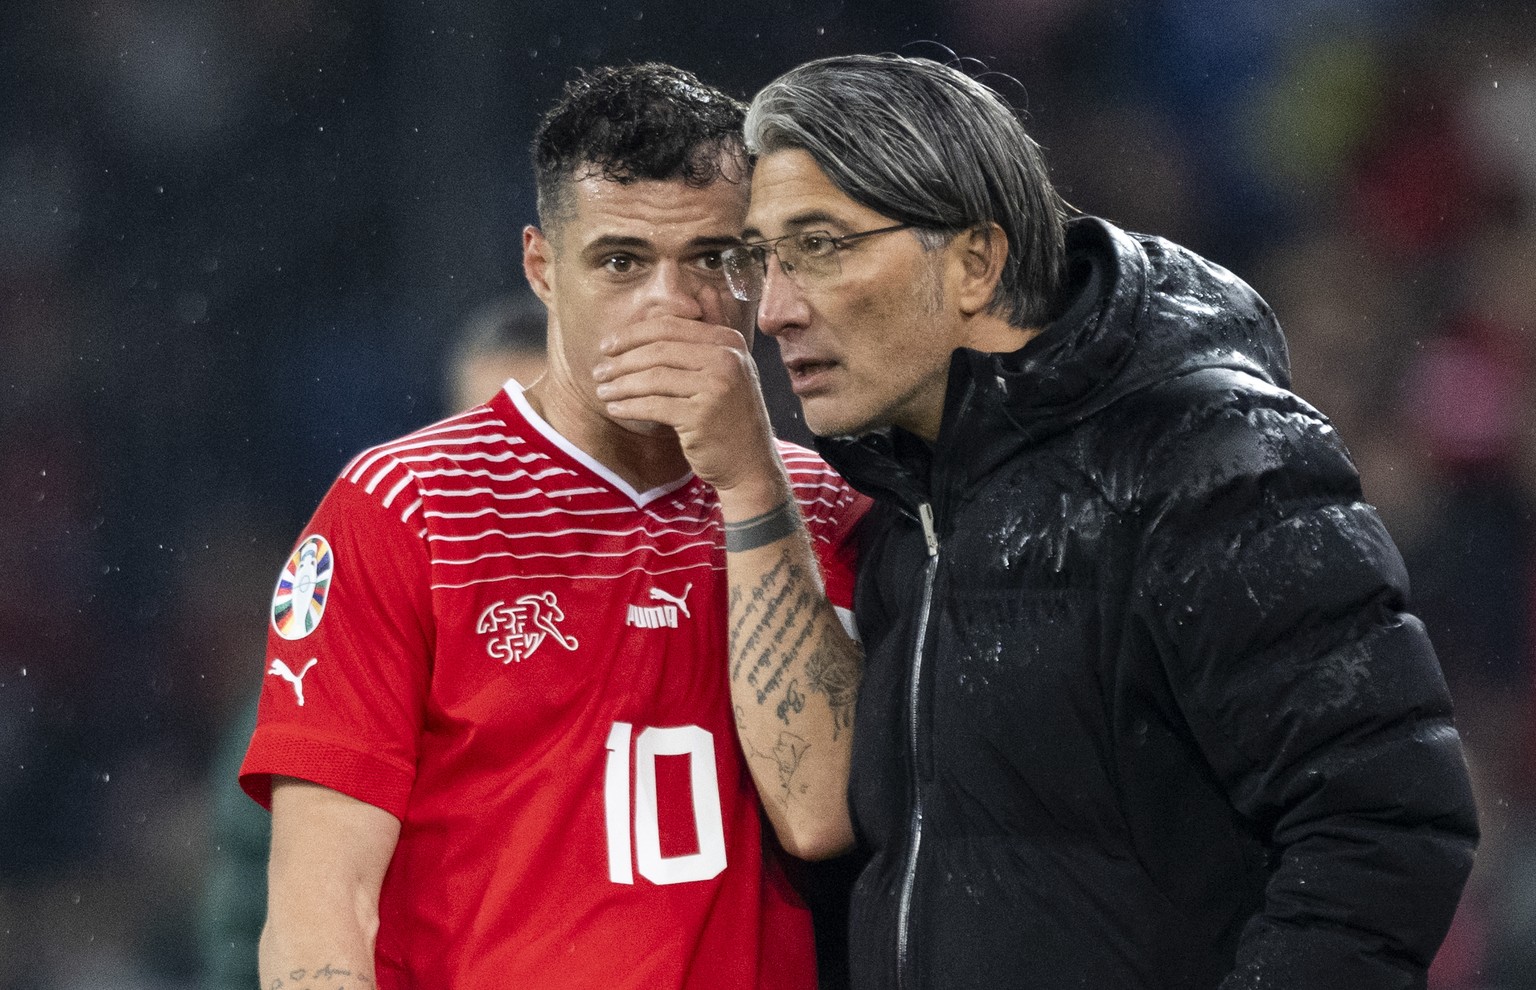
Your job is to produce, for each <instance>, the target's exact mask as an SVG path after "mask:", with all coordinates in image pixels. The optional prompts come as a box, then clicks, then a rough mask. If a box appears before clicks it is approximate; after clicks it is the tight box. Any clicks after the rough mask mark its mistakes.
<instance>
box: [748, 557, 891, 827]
mask: <svg viewBox="0 0 1536 990" xmlns="http://www.w3.org/2000/svg"><path fill="white" fill-rule="evenodd" d="M730 621H731V625H730V631H729V646H730V654H731V668H730V674H731V680H732V681H733V683H735V684H736V685H737V686H738V692H737V699H738V702H740V701H743V700H744V701H745V702H746V703H748V704H750V703H751V702H752V701H755V702H756V704H757V705H758V706H759V707H761V708H765V709H767V710H769V711H771V712H772V713H773V715H772V717H773V718H774V719H775V720H776V721H777V722H779V723H780V724H782V725H783V726H784V729H783V730H782V731H781V732H780V734H779V736H778V738H777V740H776V741H775V743H774V745H773V747H772V750H771V751H770V752H763V751H762V750H761V748H760V747H759V746H757V745H753V744H752V743H751V742H747V746H746V748H747V751H748V755H749V756H752V757H754V758H757V759H763V760H771V761H772V762H773V763H774V765H775V767H776V769H777V771H778V782H779V785H780V791H781V795H782V797H781V800H783V801H786V802H787V801H788V800H789V799H790V798H791V797H793V796H794V795H795V794H797V793H801V792H803V791H804V787H803V786H797V785H796V781H795V775H796V773H797V771H798V770H799V769H800V768H801V766H802V765H803V764H804V759H805V755H806V753H807V751H808V750H810V748H811V745H812V744H811V743H810V742H809V741H808V740H807V738H806V736H808V735H809V736H813V735H814V734H813V733H812V732H811V731H808V730H801V729H800V725H801V723H802V720H803V719H804V718H807V717H809V716H808V715H807V704H808V696H809V695H820V696H821V697H822V698H823V699H824V700H825V702H826V704H827V706H828V708H829V709H830V712H831V723H830V738H831V740H832V741H834V742H835V741H837V740H838V739H839V738H840V737H841V736H842V735H843V733H844V732H846V731H848V730H849V729H850V728H851V726H852V724H853V706H854V701H855V699H856V697H857V694H858V685H859V677H860V672H861V663H862V658H861V657H860V654H859V649H858V645H857V644H856V643H854V642H852V641H851V640H849V639H848V638H847V637H846V636H843V635H842V625H841V623H840V622H839V621H838V619H837V616H836V614H835V613H834V612H833V610H832V606H831V605H830V604H828V602H827V600H826V598H825V596H824V594H823V592H822V590H821V583H820V580H819V577H818V575H817V574H815V573H813V572H811V571H810V570H808V569H807V568H806V567H805V566H803V565H802V564H800V563H797V562H796V560H795V558H794V556H793V555H792V553H791V552H790V551H789V550H785V551H783V552H782V553H781V554H780V556H779V557H778V559H777V561H776V562H775V563H774V564H773V566H772V567H771V568H769V569H768V570H767V571H765V572H763V574H762V577H761V578H760V580H758V581H757V583H756V584H755V585H752V586H750V587H747V588H743V587H739V586H738V587H733V588H732V590H731V595H730ZM742 685H745V687H746V688H747V690H745V691H742V690H740V687H741V686H742ZM736 718H737V725H738V727H739V728H744V727H745V726H746V725H747V723H748V721H749V720H748V719H746V718H745V714H744V712H743V710H742V708H741V705H740V704H738V705H737V711H736ZM792 730H798V731H792ZM802 732H803V733H804V734H802ZM821 738H823V739H825V738H827V737H826V736H825V735H823V736H822V737H821Z"/></svg>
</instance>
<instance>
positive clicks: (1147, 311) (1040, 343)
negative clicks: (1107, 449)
mask: <svg viewBox="0 0 1536 990" xmlns="http://www.w3.org/2000/svg"><path fill="white" fill-rule="evenodd" d="M1066 248H1067V271H1066V284H1065V286H1064V287H1063V292H1062V300H1063V301H1062V304H1061V305H1060V306H1059V308H1058V311H1059V313H1060V315H1059V316H1057V317H1056V318H1055V319H1054V320H1052V321H1051V322H1050V324H1048V325H1047V326H1046V327H1045V329H1044V330H1043V331H1042V332H1041V333H1040V334H1038V335H1036V336H1035V337H1034V338H1033V339H1031V340H1030V341H1029V343H1027V344H1025V345H1024V346H1023V347H1022V348H1020V349H1018V350H1016V351H1012V352H1009V353H1000V354H993V353H985V352H982V351H975V350H970V349H968V348H960V349H958V350H956V351H955V352H954V354H953V355H952V356H951V358H950V365H949V379H948V385H947V388H946V390H945V395H944V412H943V417H942V419H941V421H940V425H939V437H938V442H937V443H936V444H935V445H934V447H933V449H932V450H931V451H930V450H928V449H927V445H926V444H924V443H923V442H922V441H921V440H920V439H918V438H917V437H914V436H912V435H910V434H905V433H904V432H903V431H901V430H899V429H891V430H885V431H881V432H878V433H874V434H868V435H865V436H863V437H857V438H853V437H836V438H818V439H817V441H816V446H817V449H818V450H819V451H820V452H821V454H822V456H823V457H825V458H826V460H827V461H828V463H830V464H831V465H832V466H833V467H834V468H836V469H837V470H838V471H839V472H840V473H841V474H842V475H843V476H844V477H845V478H847V479H848V481H849V482H850V483H851V484H852V485H854V487H856V488H858V489H859V490H861V491H863V492H864V493H865V494H868V495H871V496H873V497H875V498H881V497H886V498H894V499H895V500H896V501H897V502H898V503H899V504H901V505H903V506H905V507H906V508H907V509H908V510H909V511H916V505H917V504H918V503H920V502H923V501H930V502H935V503H936V505H935V507H936V508H938V507H939V506H941V505H942V504H943V503H944V502H945V501H947V500H948V498H949V497H951V496H952V495H954V494H955V493H956V492H958V491H963V490H964V489H966V488H968V487H970V486H971V485H972V484H974V483H976V482H977V481H979V480H981V479H983V478H986V477H987V476H989V475H991V474H992V473H993V472H994V471H995V470H996V469H997V467H998V466H999V465H1000V464H1002V463H1004V462H1005V461H1007V460H1009V459H1010V458H1012V457H1013V456H1014V455H1015V454H1016V453H1017V452H1018V451H1020V450H1021V449H1022V448H1024V447H1027V446H1031V445H1034V444H1038V443H1040V442H1041V441H1043V440H1045V439H1047V438H1049V437H1051V436H1054V435H1056V434H1058V433H1061V432H1063V431H1065V430H1068V429H1070V428H1072V427H1073V426H1075V425H1077V424H1078V423H1081V422H1082V421H1084V420H1085V419H1088V418H1089V417H1091V416H1093V415H1095V414H1097V413H1099V412H1101V411H1102V410H1104V409H1105V408H1107V407H1108V406H1110V405H1111V404H1112V403H1114V402H1116V401H1118V400H1120V399H1121V398H1124V397H1125V396H1126V395H1129V394H1131V393H1132V392H1135V391H1138V390H1140V389H1143V388H1146V387H1148V386H1149V385H1153V384H1156V383H1158V382H1161V381H1165V380H1168V379H1170V378H1172V377H1176V376H1178V375H1181V374H1185V373H1188V372H1190V371H1193V370H1197V369H1199V368H1205V367H1225V368H1233V369H1236V370H1239V371H1242V372H1245V373H1247V374H1251V375H1254V376H1256V377H1258V378H1261V379H1263V380H1265V381H1269V382H1272V383H1274V384H1277V385H1280V386H1282V387H1289V385H1290V374H1289V369H1288V361H1287V357H1286V353H1285V342H1284V339H1283V338H1282V336H1281V334H1280V328H1279V326H1278V324H1277V323H1276V322H1275V320H1274V316H1273V314H1272V313H1271V312H1270V310H1269V307H1268V306H1267V305H1265V304H1264V302H1263V300H1262V299H1260V298H1259V297H1258V295H1257V294H1256V293H1255V292H1254V291H1253V290H1252V289H1251V288H1249V287H1248V286H1247V285H1246V284H1245V283H1243V282H1242V281H1241V280H1239V279H1238V278H1236V277H1235V276H1233V275H1232V274H1231V273H1230V272H1227V271H1226V270H1225V269H1223V268H1221V267H1220V266H1218V265H1215V264H1213V263H1211V262H1209V261H1207V260H1206V259H1204V258H1201V257H1200V256H1199V255H1196V254H1194V253H1193V252H1191V251H1188V250H1186V249H1184V248H1181V247H1179V246H1178V245H1175V244H1172V243H1170V242H1168V241H1165V240H1162V239H1161V238H1156V237H1146V236H1143V235H1137V234H1130V233H1127V232H1126V231H1123V230H1121V229H1119V228H1118V227H1115V226H1114V225H1112V224H1109V223H1106V222H1105V221H1103V220H1099V219H1097V218H1094V217H1081V218H1078V219H1076V220H1073V221H1072V222H1070V223H1069V224H1068V226H1067V240H1066ZM935 482H936V484H935Z"/></svg>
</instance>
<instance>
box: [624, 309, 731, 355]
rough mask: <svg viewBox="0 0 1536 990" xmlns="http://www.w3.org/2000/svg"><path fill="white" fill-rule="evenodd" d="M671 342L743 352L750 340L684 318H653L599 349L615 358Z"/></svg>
mask: <svg viewBox="0 0 1536 990" xmlns="http://www.w3.org/2000/svg"><path fill="white" fill-rule="evenodd" d="M668 340H670V341H676V342H678V343H683V344H705V345H714V346H717V347H732V348H740V349H746V346H747V341H746V338H745V337H744V336H742V334H741V332H740V331H738V330H734V329H732V328H731V327H726V326H720V325H718V324H714V323H705V322H703V321H701V320H689V319H684V318H683V317H680V316H653V317H651V318H649V319H645V320H641V321H639V322H638V323H634V324H631V325H630V326H627V327H624V328H623V329H620V330H617V331H615V332H614V333H612V334H610V335H608V336H607V337H605V338H603V340H602V342H601V344H600V345H599V347H600V349H601V350H602V352H603V353H604V354H605V355H610V356H611V355H616V354H623V353H625V352H626V351H630V350H633V349H635V348H637V347H644V346H645V345H647V344H653V343H656V342H658V341H668Z"/></svg>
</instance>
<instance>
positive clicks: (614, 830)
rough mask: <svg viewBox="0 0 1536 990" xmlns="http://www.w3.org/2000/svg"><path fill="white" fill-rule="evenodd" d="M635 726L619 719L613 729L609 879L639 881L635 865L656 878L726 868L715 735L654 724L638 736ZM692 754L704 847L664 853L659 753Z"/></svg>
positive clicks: (698, 876)
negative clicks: (632, 764)
mask: <svg viewBox="0 0 1536 990" xmlns="http://www.w3.org/2000/svg"><path fill="white" fill-rule="evenodd" d="M634 728H635V727H634V726H633V725H630V724H629V723H628V722H615V723H613V729H612V730H611V731H610V732H609V733H608V767H607V771H606V773H605V775H604V778H603V805H604V810H605V811H606V813H607V819H608V879H610V880H612V881H613V882H614V883H634V882H635V868H636V867H637V866H638V868H639V870H640V875H641V876H642V877H645V878H646V879H647V880H649V881H651V883H655V884H663V883H688V882H690V881H694V880H709V879H711V878H713V877H717V876H719V875H720V871H721V870H723V869H725V826H724V824H723V823H722V821H721V818H720V784H719V780H718V778H717V776H716V774H715V737H714V736H712V735H711V734H710V733H709V730H708V729H701V728H699V727H698V726H697V725H679V726H672V727H669V728H657V727H655V726H652V727H650V728H647V729H643V730H641V732H640V734H639V735H638V736H635V735H634ZM631 737H633V738H634V762H635V802H634V846H633V849H634V855H633V857H631V855H630V849H631V846H630V802H629V763H630V739H631ZM658 756H686V757H688V777H689V782H690V784H691V785H692V789H693V826H694V831H695V834H697V835H698V837H699V851H698V852H694V853H685V854H683V855H681V856H663V855H662V854H661V827H660V822H659V819H658V816H657V813H656V757H658Z"/></svg>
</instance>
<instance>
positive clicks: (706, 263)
mask: <svg viewBox="0 0 1536 990" xmlns="http://www.w3.org/2000/svg"><path fill="white" fill-rule="evenodd" d="M699 267H700V268H702V269H704V270H705V271H710V272H718V271H721V270H722V269H724V268H725V259H724V258H723V257H722V255H721V252H719V251H705V252H704V253H703V254H701V255H699Z"/></svg>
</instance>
